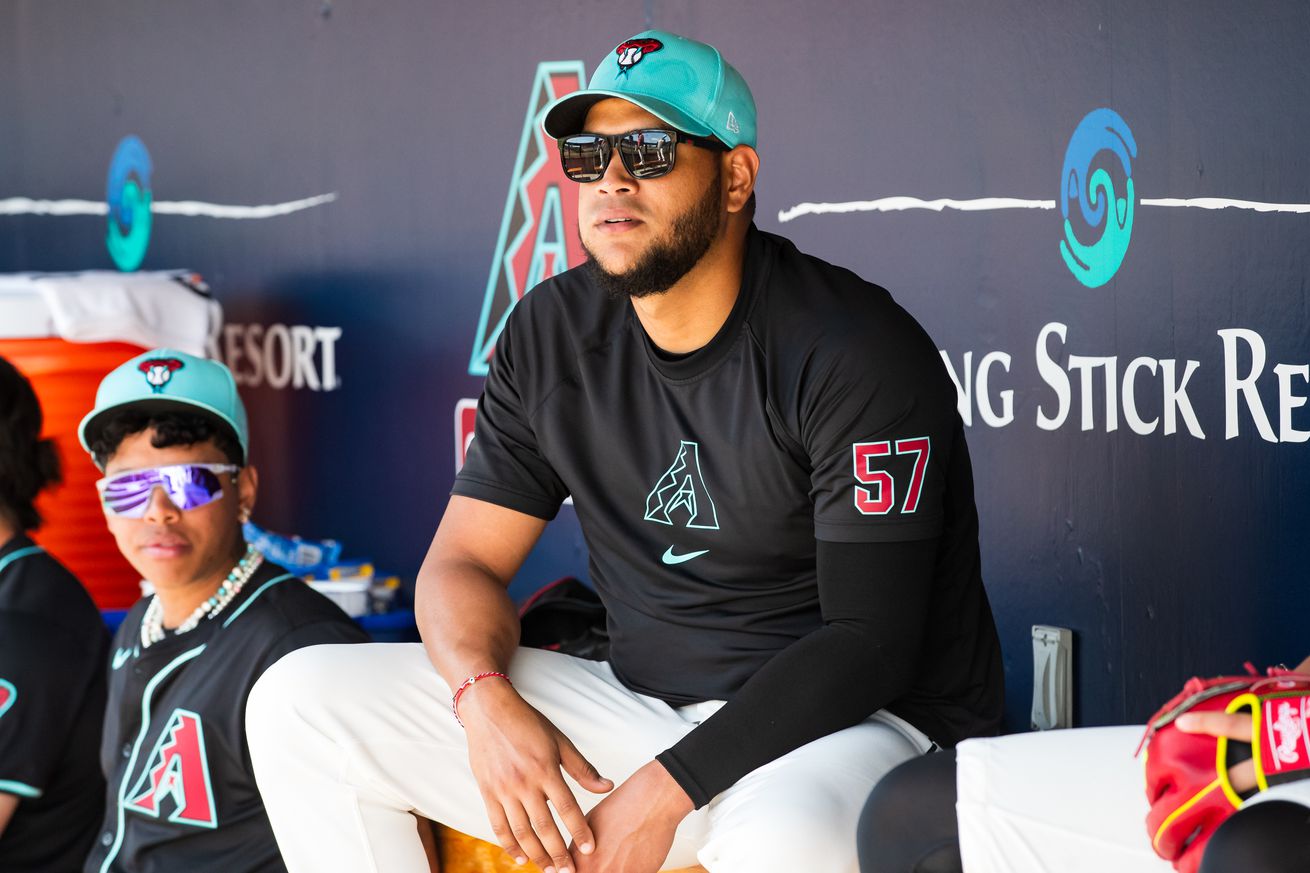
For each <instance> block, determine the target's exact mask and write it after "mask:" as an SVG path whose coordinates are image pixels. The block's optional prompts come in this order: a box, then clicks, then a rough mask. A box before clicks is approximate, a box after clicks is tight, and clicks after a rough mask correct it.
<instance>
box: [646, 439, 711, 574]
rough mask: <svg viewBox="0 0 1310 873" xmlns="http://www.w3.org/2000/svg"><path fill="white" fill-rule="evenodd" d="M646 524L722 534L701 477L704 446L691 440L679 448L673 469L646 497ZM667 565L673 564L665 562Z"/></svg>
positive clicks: (670, 469) (708, 491) (703, 479)
mask: <svg viewBox="0 0 1310 873" xmlns="http://www.w3.org/2000/svg"><path fill="white" fill-rule="evenodd" d="M646 520H647V521H654V522H658V523H659V524H668V525H676V524H681V525H683V526H684V527H691V528H699V529H701V530H718V529H719V514H718V511H717V510H715V508H714V498H712V497H710V489H709V488H706V487H705V477H704V476H703V475H702V474H701V466H700V446H699V445H698V444H697V443H694V442H692V441H691V440H683V441H682V442H681V443H680V444H679V445H678V453H677V455H676V456H675V457H674V458H673V463H672V464H670V465H669V469H667V470H665V471H664V475H663V476H661V477H660V480H659V481H658V482H656V483H655V487H654V488H652V489H651V491H650V494H648V495H646ZM665 563H669V562H668V561H665Z"/></svg>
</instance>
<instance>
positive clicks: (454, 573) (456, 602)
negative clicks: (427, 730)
mask: <svg viewBox="0 0 1310 873" xmlns="http://www.w3.org/2000/svg"><path fill="white" fill-rule="evenodd" d="M414 612H415V618H416V620H417V624H418V629H419V635H420V637H421V638H422V640H423V645H424V648H426V650H427V653H428V657H429V658H430V659H431V660H432V663H433V665H434V666H435V667H436V668H437V672H438V673H440V674H441V676H442V678H444V679H445V680H446V682H447V683H448V684H449V685H450V686H451V687H452V688H457V687H458V686H459V684H460V683H461V682H463V681H464V680H465V679H467V678H468V677H469V676H473V675H476V674H478V673H484V672H488V671H499V672H503V671H505V669H506V668H507V667H508V666H509V661H510V658H511V657H513V655H514V650H515V648H517V646H518V641H519V619H518V613H517V611H516V610H515V608H514V602H513V601H512V600H510V597H509V594H508V593H507V592H506V590H505V585H504V583H503V582H502V581H501V580H499V579H497V578H496V577H495V576H494V575H492V574H491V573H489V572H487V571H486V570H485V569H483V568H480V567H478V566H477V565H475V564H472V563H469V562H462V561H456V560H447V561H441V560H437V561H432V560H429V561H428V562H427V563H425V564H424V566H423V569H422V570H421V571H420V573H419V578H418V583H417V585H416V587H415V594H414Z"/></svg>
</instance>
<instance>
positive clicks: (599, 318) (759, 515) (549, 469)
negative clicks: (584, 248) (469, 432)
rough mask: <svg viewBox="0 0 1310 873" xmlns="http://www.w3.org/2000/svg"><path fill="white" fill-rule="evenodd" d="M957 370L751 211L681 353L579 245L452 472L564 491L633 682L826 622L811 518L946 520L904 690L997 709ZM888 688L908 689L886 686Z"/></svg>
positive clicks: (548, 289) (739, 662)
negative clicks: (578, 258) (924, 632)
mask: <svg viewBox="0 0 1310 873" xmlns="http://www.w3.org/2000/svg"><path fill="white" fill-rule="evenodd" d="M971 475H972V474H971V471H970V468H969V463H968V455H967V450H966V449H965V446H964V434H963V426H962V423H961V421H960V418H959V415H958V412H957V410H956V392H955V389H954V385H953V383H952V382H951V380H950V378H949V376H948V375H947V373H946V371H945V367H944V365H943V363H942V360H941V357H940V355H939V353H938V351H937V349H936V346H935V345H934V344H933V342H932V341H931V340H930V339H929V338H928V336H927V334H926V333H925V332H924V331H923V329H922V328H921V327H920V326H919V325H918V323H917V322H916V321H915V320H914V319H913V318H912V317H911V316H910V315H909V314H908V313H907V312H906V311H905V310H904V309H902V308H901V307H900V306H899V305H897V304H896V303H895V301H893V300H892V298H891V295H889V294H888V293H887V291H885V290H884V289H882V288H880V287H878V286H876V285H872V284H870V283H868V282H865V281H864V280H862V279H860V278H859V277H858V276H856V275H855V274H853V273H851V272H850V271H848V270H844V269H842V268H839V267H835V266H833V265H831V264H828V263H825V262H823V261H821V260H819V259H817V258H813V257H810V256H807V255H804V254H802V253H801V252H799V251H797V249H796V248H795V247H794V246H793V245H792V244H791V243H790V242H789V241H787V240H785V239H783V238H781V237H777V236H774V235H772V234H768V233H763V232H760V231H758V230H756V229H754V228H752V229H751V231H750V233H749V235H748V238H747V244H746V256H745V261H744V272H743V279H742V287H741V293H740V294H739V295H738V297H737V300H736V302H735V304H734V306H733V309H732V312H731V313H730V315H729V316H728V318H727V320H726V321H725V323H724V324H723V326H722V327H721V329H720V330H719V331H718V333H717V335H716V336H715V337H714V338H713V339H712V340H711V341H710V342H709V343H708V344H707V345H705V346H704V347H703V348H701V349H699V350H697V351H695V352H693V353H691V354H690V355H685V356H681V357H677V358H670V356H668V355H665V354H663V353H662V352H661V351H660V350H659V349H658V348H657V347H655V346H654V344H653V343H652V342H651V341H650V340H649V338H648V337H647V335H646V333H645V331H644V330H643V328H642V326H641V323H640V321H639V320H638V318H637V317H636V314H635V312H634V311H633V309H632V306H631V304H630V303H629V301H628V300H627V299H616V298H614V297H610V296H608V295H606V293H605V292H604V291H603V290H601V289H600V288H599V287H597V285H596V284H595V283H594V282H593V281H592V280H591V278H590V276H589V274H588V272H587V270H586V268H579V269H575V270H570V271H569V272H567V273H564V274H561V275H560V276H556V277H554V278H552V279H550V280H547V281H546V282H543V283H542V284H541V285H538V286H537V287H536V288H535V289H534V290H532V291H531V292H530V293H529V294H528V295H526V296H525V297H524V299H523V300H522V301H521V302H520V303H519V305H518V306H517V307H516V308H515V309H514V310H513V311H511V313H510V315H509V318H508V321H507V323H506V326H505V329H504V332H503V333H502V335H501V337H500V339H499V341H498V344H497V350H496V355H495V357H494V358H493V360H492V364H491V370H490V374H489V376H488V379H487V382H486V385H485V386H484V389H483V394H482V398H481V400H480V401H479V406H478V417H477V425H476V430H475V438H474V440H473V443H472V445H471V447H470V451H469V454H468V458H467V460H466V462H465V465H464V467H463V468H462V470H461V472H460V474H459V476H458V477H457V479H456V482H455V486H454V489H453V490H454V493H456V494H462V495H466V496H469V497H475V498H478V499H482V500H486V501H489V502H492V503H497V504H500V505H503V506H507V507H509V508H511V509H516V510H518V511H521V512H525V513H528V514H531V515H536V516H539V517H542V518H551V517H553V516H554V515H555V513H556V511H557V510H558V507H559V505H560V503H561V502H562V501H563V499H564V498H565V497H566V496H567V495H570V494H571V495H572V496H573V499H574V504H575V506H576V509H577V512H578V518H579V522H580V524H581V527H582V531H583V535H584V537H585V538H586V541H587V545H588V548H589V553H590V569H591V577H592V580H593V582H594V583H595V585H596V588H597V590H598V592H599V593H600V594H601V596H602V598H603V599H604V601H605V605H606V607H607V609H608V613H609V626H610V627H609V629H610V636H611V659H612V664H613V667H614V670H615V673H616V675H617V676H618V677H619V679H620V680H621V681H622V682H623V683H624V684H625V685H627V686H628V687H630V688H632V689H634V690H637V691H640V692H643V693H646V694H651V695H654V696H657V697H660V698H662V699H664V700H666V701H668V702H670V703H672V704H675V705H680V704H686V703H692V702H697V701H700V700H706V699H727V698H729V697H731V696H732V694H733V692H734V691H735V690H736V689H738V688H740V687H741V685H742V684H743V683H744V682H745V681H746V680H747V679H748V678H749V677H750V676H751V675H752V674H754V673H755V671H756V670H758V669H759V667H760V666H761V665H763V664H764V663H765V662H766V661H767V660H768V659H769V658H771V657H772V656H773V655H774V654H776V653H777V652H779V651H781V650H782V649H783V648H785V647H786V646H788V645H789V644H791V643H792V642H794V641H795V640H797V639H799V638H800V637H802V636H805V635H806V634H808V633H809V632H811V631H813V630H814V629H816V628H818V627H819V626H820V625H821V623H822V618H821V615H820V611H819V599H818V589H817V583H816V570H815V564H816V559H815V554H816V540H826V541H832V542H840V543H875V542H888V541H898V540H922V539H939V540H940V554H941V558H940V560H939V561H938V565H937V570H936V572H935V577H934V580H933V585H934V594H933V610H934V623H935V624H938V619H939V618H940V625H939V626H940V627H942V628H945V633H944V634H942V633H937V632H934V633H933V634H931V635H930V636H931V638H932V641H933V645H932V646H931V651H930V652H927V653H925V658H924V659H923V663H922V665H921V673H922V675H923V676H925V677H928V676H930V677H932V681H931V682H928V683H926V684H924V686H923V687H922V688H920V689H918V690H917V691H916V696H917V699H920V700H921V701H922V703H923V705H922V706H916V705H910V706H908V707H901V708H900V709H901V710H902V711H906V710H908V711H907V713H906V714H907V717H911V720H913V721H915V723H916V724H919V726H920V727H923V728H924V729H925V730H927V731H928V732H929V733H930V735H935V736H934V738H938V737H941V738H943V739H945V740H946V741H948V742H953V741H954V739H955V738H956V737H957V735H968V733H969V732H970V731H971V730H973V729H977V728H979V727H980V726H981V727H982V728H983V729H984V730H986V731H991V730H994V729H995V722H996V720H997V717H998V714H999V711H1000V707H1001V701H1000V695H1001V691H1000V688H1001V685H1000V670H999V665H1000V661H999V648H998V646H997V643H996V636H995V627H994V625H993V624H992V619H991V613H990V611H989V610H988V608H987V605H986V597H985V594H984V593H983V587H982V579H981V574H980V570H979V561H978V541H977V536H978V528H977V512H976V509H975V508H974V502H973V490H972V478H971ZM892 708H893V710H894V711H895V710H897V707H892Z"/></svg>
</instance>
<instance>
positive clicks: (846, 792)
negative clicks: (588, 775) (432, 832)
mask: <svg viewBox="0 0 1310 873" xmlns="http://www.w3.org/2000/svg"><path fill="white" fill-rule="evenodd" d="M509 673H510V676H511V678H512V679H513V682H514V686H515V688H516V689H517V690H518V692H519V693H520V694H521V695H523V697H524V698H525V699H526V700H527V701H528V703H530V704H531V705H532V706H534V707H535V708H536V709H537V710H539V711H540V712H541V713H542V714H543V715H545V716H546V718H548V719H550V720H551V721H552V722H553V723H554V724H555V725H556V726H557V727H559V729H560V730H561V731H563V733H564V734H565V735H566V736H568V737H569V739H571V740H572V741H573V743H574V744H575V745H576V746H577V747H578V749H579V751H581V752H582V754H583V756H584V757H586V758H587V760H589V761H590V762H591V763H592V764H593V765H595V767H596V769H597V770H599V771H600V773H601V775H602V776H605V777H607V778H610V779H613V780H614V781H615V782H616V783H620V782H622V781H623V780H625V779H626V778H628V777H629V776H630V775H632V773H633V772H635V771H636V770H637V769H638V768H639V767H641V766H642V765H643V764H646V763H647V762H649V761H650V760H652V759H653V758H654V756H655V755H656V754H658V753H659V752H661V751H663V750H664V749H666V748H668V747H670V746H672V745H673V744H674V743H676V742H677V741H678V740H679V739H681V738H682V737H683V736H684V735H685V734H686V733H687V732H688V731H690V730H692V729H693V728H694V727H695V726H696V724H698V723H699V722H700V721H701V720H703V719H705V718H708V717H709V716H710V715H711V714H712V713H713V712H714V711H715V710H716V709H717V708H718V707H719V706H721V705H722V704H721V703H718V702H711V703H702V704H695V705H693V706H689V707H683V708H681V709H673V708H671V707H670V706H668V705H667V704H666V703H664V702H663V701H660V700H657V699H655V698H652V697H647V696H644V695H641V694H637V693H634V692H632V691H629V690H627V689H626V688H624V687H623V686H622V685H621V684H620V683H619V682H618V680H617V679H615V678H614V673H613V671H612V670H611V669H610V667H609V665H608V664H604V663H598V662H594V661H586V660H582V659H579V658H574V657H571V656H568V655H562V654H559V653H555V652H546V651H539V650H535V649H520V650H519V652H518V653H517V655H516V656H515V657H514V660H513V663H512V664H511V665H510V669H509ZM778 705H779V706H780V707H782V706H786V705H787V701H786V700H780V701H778ZM246 726H247V734H248V741H249V745H250V753H251V757H252V759H253V762H254V768H255V775H256V778H257V779H258V782H259V788H260V792H261V794H262V795H263V798H264V803H265V806H266V807H267V809H268V815H269V818H270V820H271V821H272V824H273V830H274V832H275V833H276V834H277V839H278V844H279V846H280V847H281V849H282V855H283V858H284V860H285V861H286V864H287V868H288V869H289V870H290V871H291V873H329V871H342V873H372V871H378V873H427V870H428V865H427V861H426V860H425V858H424V854H423V849H422V847H421V845H420V843H419V839H418V835H417V831H416V829H415V826H414V819H413V817H412V816H411V815H410V812H411V811H414V812H416V813H418V814H419V815H421V816H424V817H426V818H430V819H432V820H434V821H438V822H441V823H442V824H445V825H447V826H449V827H452V828H455V829H456V830H459V831H463V832H464V833H467V834H470V835H472V836H475V837H478V838H480V839H483V840H487V841H490V842H494V841H495V838H494V836H493V835H492V833H491V827H490V824H489V823H488V821H487V817H486V810H485V807H484V805H483V801H482V797H481V795H480V793H479V791H478V787H477V784H476V782H475V780H474V779H473V776H472V773H471V771H470V770H469V764H468V752H467V747H466V745H465V739H464V732H463V729H462V728H461V727H460V726H459V725H458V724H457V723H456V722H455V719H454V717H453V715H452V714H451V711H450V688H449V687H448V686H447V685H446V683H445V682H444V681H443V680H442V678H441V677H440V676H439V675H438V674H437V672H436V670H435V669H434V668H433V667H432V665H431V663H430V662H429V661H428V658H427V654H426V652H425V651H424V650H423V647H422V646H421V645H419V644H417V643H412V644H408V643H406V644H401V643H376V644H370V645H351V646H345V645H341V646H313V647H310V648H307V649H300V650H298V651H295V652H292V653H291V654H289V655H287V656H286V657H284V658H283V659H282V660H280V661H279V662H278V663H277V664H275V665H274V666H273V667H272V668H270V669H269V670H268V671H267V672H266V673H265V674H264V676H263V677H262V678H261V679H260V680H259V682H258V683H257V684H256V685H255V687H254V689H253V690H252V692H251V694H250V698H249V702H248V704H247V715H246ZM929 746H930V742H929V740H928V739H927V738H926V737H925V736H924V735H923V734H922V733H920V732H919V731H918V730H916V729H915V728H914V727H912V726H911V725H909V724H908V723H906V722H904V721H903V720H901V719H899V718H897V717H896V716H893V715H890V714H888V713H882V712H879V713H876V714H875V715H874V716H872V717H871V718H870V719H868V720H866V721H864V722H863V723H861V724H859V725H856V726H855V727H852V728H848V729H846V730H843V731H839V732H837V733H835V734H832V735H830V736H827V737H824V738H822V739H819V740H816V741H815V742H812V743H810V744H808V745H806V746H803V747H801V748H799V749H797V750H795V751H793V752H791V753H790V754H788V755H785V756H783V757H782V758H779V759H777V760H775V761H772V762H770V763H768V764H766V765H764V766H763V767H760V768H759V769H758V770H755V771H754V772H752V773H750V774H748V775H747V776H745V777H744V778H742V779H741V780H740V781H738V782H737V784H736V785H734V786H733V787H732V788H730V789H728V790H727V791H725V792H723V793H722V794H720V795H719V796H718V797H716V798H715V799H714V800H713V801H712V802H710V803H709V804H708V805H706V806H705V807H702V808H701V809H699V810H696V811H695V812H693V813H692V814H691V815H689V816H688V817H687V818H686V819H685V820H684V821H683V822H682V825H681V826H680V827H679V828H678V833H677V836H676V838H675V840H674V844H673V848H672V850H671V851H670V854H669V857H668V859H667V860H666V862H665V866H666V867H673V868H676V867H685V866H691V865H694V864H697V863H699V864H701V865H703V866H704V867H705V868H706V869H707V870H709V871H710V873H747V871H750V873H770V871H779V873H781V871H786V873H796V871H808V870H813V871H823V873H855V871H856V869H857V863H856V852H855V828H856V822H857V819H858V816H859V813H860V809H861V808H862V806H863V804H864V801H865V799H866V798H867V797H868V795H869V792H870V791H871V790H872V789H873V786H874V784H875V783H876V782H877V781H878V779H880V778H881V777H882V776H883V774H885V773H886V772H887V771H888V770H890V769H892V768H893V767H894V766H896V765H897V764H899V763H901V762H902V761H905V760H908V759H909V758H911V757H913V756H915V755H917V754H922V753H923V752H925V751H926V750H927V749H928V748H929ZM566 780H567V781H568V783H569V786H570V787H571V788H572V789H573V791H574V794H575V796H576V797H577V799H578V802H579V803H580V804H581V806H582V808H583V809H584V810H590V809H591V808H592V807H593V806H595V805H596V804H597V803H598V802H600V800H601V798H602V795H596V794H591V793H589V792H587V791H584V790H583V789H582V788H580V787H579V786H578V785H577V784H576V783H575V782H573V781H572V780H571V779H567V777H566ZM565 833H567V832H566V831H565Z"/></svg>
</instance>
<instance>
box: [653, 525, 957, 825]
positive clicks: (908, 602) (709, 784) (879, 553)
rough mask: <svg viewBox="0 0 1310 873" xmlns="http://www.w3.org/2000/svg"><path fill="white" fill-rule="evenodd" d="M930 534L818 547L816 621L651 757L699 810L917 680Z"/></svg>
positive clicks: (932, 551) (933, 546) (933, 548)
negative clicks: (904, 539) (755, 772)
mask: <svg viewBox="0 0 1310 873" xmlns="http://www.w3.org/2000/svg"><path fill="white" fill-rule="evenodd" d="M936 554H937V540H935V539H932V540H918V541H912V542H892V543H830V542H824V541H820V542H819V544H818V581H819V603H820V607H821V609H822V612H823V622H824V624H823V627H821V628H819V629H818V630H816V631H814V632H813V633H810V634H808V635H806V636H804V637H802V638H801V639H799V640H797V641H796V642H794V643H792V644H791V645H790V646H788V647H787V648H786V649H784V650H782V651H781V652H779V653H778V654H777V655H775V656H774V657H773V659H772V660H771V661H769V662H768V663H767V664H765V665H764V667H763V668H762V669H761V670H760V671H759V672H757V673H756V674H755V675H754V676H752V677H751V678H750V680H749V681H747V682H746V684H745V685H743V686H742V688H741V690H740V691H739V692H737V694H736V695H735V696H734V697H733V698H732V699H731V700H729V701H728V702H727V703H726V704H724V706H723V708H722V709H720V710H719V711H718V712H717V713H715V714H714V715H713V716H712V717H710V718H709V719H707V720H706V721H705V722H704V723H703V724H701V725H700V726H698V727H697V728H696V729H695V730H693V731H692V732H691V733H689V734H687V736H685V737H683V739H682V740H681V741H680V742H678V744H677V745H675V746H673V747H672V748H671V749H668V750H666V751H664V752H662V753H660V754H659V755H658V756H657V758H658V760H659V761H660V763H661V764H663V765H664V767H665V769H667V770H668V771H669V773H670V775H672V776H673V778H674V779H675V780H676V781H677V783H678V784H679V785H680V786H682V789H683V790H684V791H686V792H687V794H688V796H690V797H691V799H692V801H693V802H694V803H695V804H696V806H697V807H701V806H704V805H705V804H706V803H709V801H710V800H711V799H713V798H714V796H715V795H717V794H718V793H719V792H721V791H723V790H724V789H726V788H728V787H730V786H731V785H732V784H733V783H735V782H736V781H737V780H738V779H740V778H741V777H743V776H745V775H746V774H747V773H749V772H751V771H752V770H754V769H756V768H757V767H760V766H762V765H764V764H766V763H768V762H769V761H772V760H774V759H776V758H780V757H782V756H783V755H785V754H787V753H788V752H790V751H791V750H793V749H796V748H799V747H800V746H803V745H804V744H806V743H808V742H810V741H812V740H816V739H818V738H819V737H823V736H827V735H828V734H831V733H834V732H836V731H839V730H841V729H843V728H847V727H850V726H852V725H855V724H858V723H859V722H861V721H863V720H864V719H866V718H868V717H869V716H870V715H872V714H873V713H874V712H876V711H877V710H878V709H881V708H882V707H884V706H886V705H887V704H889V703H891V702H892V701H894V700H896V699H897V698H898V697H900V696H901V695H903V694H904V693H905V692H907V691H908V690H909V689H910V687H911V685H912V684H913V682H914V678H915V669H916V665H917V662H918V656H919V651H920V648H921V646H922V644H923V636H924V627H925V625H926V624H927V620H928V604H929V602H930V597H931V594H932V591H931V588H932V578H933V566H934V563H935V558H936Z"/></svg>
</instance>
